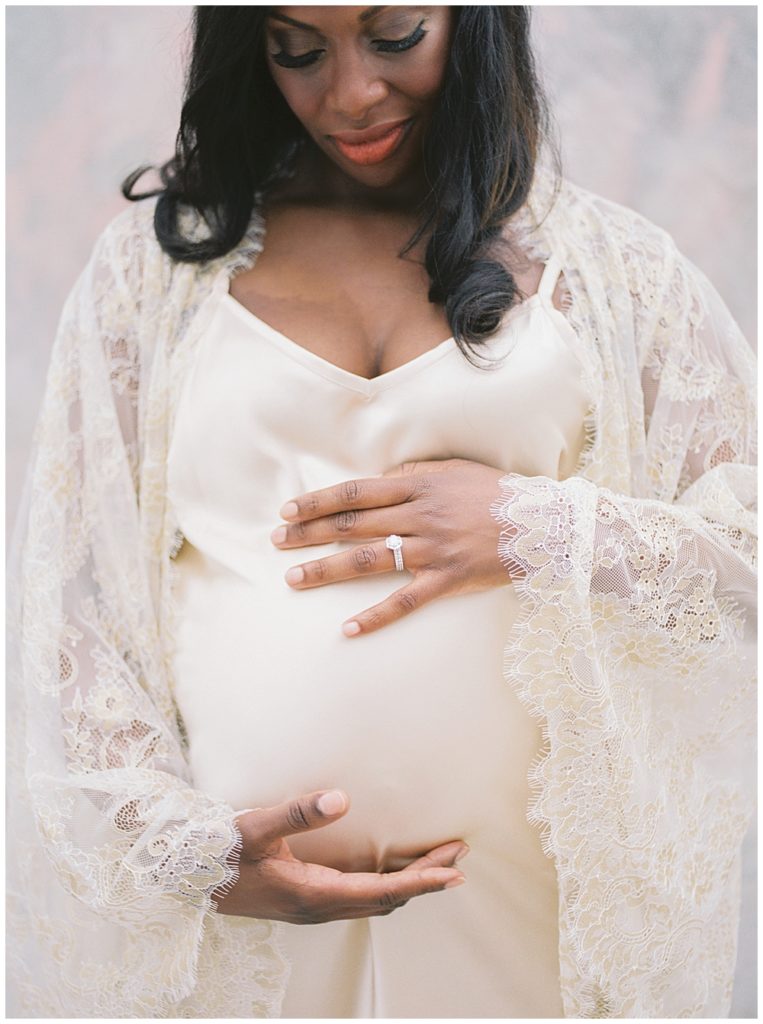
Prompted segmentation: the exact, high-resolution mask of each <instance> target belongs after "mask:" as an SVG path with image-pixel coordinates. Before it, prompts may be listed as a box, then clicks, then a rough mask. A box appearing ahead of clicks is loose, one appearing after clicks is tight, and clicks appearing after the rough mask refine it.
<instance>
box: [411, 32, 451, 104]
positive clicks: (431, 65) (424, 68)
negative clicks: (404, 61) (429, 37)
mask: <svg viewBox="0 0 763 1024" xmlns="http://www.w3.org/2000/svg"><path fill="white" fill-rule="evenodd" d="M449 53H450V43H449V39H448V36H447V33H443V36H442V38H441V39H438V40H437V45H436V46H435V47H432V48H431V49H430V51H429V54H428V56H427V60H426V61H425V62H423V63H422V65H421V66H420V67H418V68H417V69H416V71H415V72H414V73H413V74H412V75H411V79H410V88H411V92H415V94H416V95H417V96H418V97H419V98H420V99H423V100H427V99H433V98H434V97H435V96H436V95H437V93H438V92H439V91H440V88H441V87H442V83H443V81H444V79H445V72H446V69H447V64H448V54H449Z"/></svg>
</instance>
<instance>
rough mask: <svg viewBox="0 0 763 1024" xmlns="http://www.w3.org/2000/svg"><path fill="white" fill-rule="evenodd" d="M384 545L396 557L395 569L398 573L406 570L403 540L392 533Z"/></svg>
mask: <svg viewBox="0 0 763 1024" xmlns="http://www.w3.org/2000/svg"><path fill="white" fill-rule="evenodd" d="M384 543H385V544H386V545H387V547H388V548H389V549H390V551H391V552H392V554H393V555H394V556H395V568H396V569H397V571H398V572H402V571H403V570H404V569H405V565H404V564H403V538H402V537H398V535H397V534H396V533H391V534H390V535H389V537H387V538H386V539H385V541H384Z"/></svg>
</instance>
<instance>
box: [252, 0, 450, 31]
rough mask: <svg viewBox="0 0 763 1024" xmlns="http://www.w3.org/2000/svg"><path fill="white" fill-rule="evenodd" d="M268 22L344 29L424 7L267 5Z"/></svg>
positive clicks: (301, 26) (312, 27)
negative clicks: (382, 16)
mask: <svg viewBox="0 0 763 1024" xmlns="http://www.w3.org/2000/svg"><path fill="white" fill-rule="evenodd" d="M267 10H268V18H269V20H270V24H271V25H280V26H283V27H293V28H301V29H302V30H303V31H309V30H311V29H312V30H316V31H321V32H323V31H345V30H348V29H362V28H363V27H364V26H365V25H367V24H368V23H370V22H373V20H374V19H375V18H377V17H378V16H379V15H381V14H386V15H387V16H389V15H390V14H391V15H393V16H394V14H395V12H400V14H401V15H403V16H404V15H406V14H407V13H408V12H410V11H427V10H430V8H427V7H414V6H410V5H394V6H391V5H384V4H381V5H376V6H372V7H368V6H360V7H350V6H346V5H344V4H342V5H339V4H334V5H332V6H312V5H311V6H304V5H303V6H301V7H268V9H267Z"/></svg>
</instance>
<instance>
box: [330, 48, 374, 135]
mask: <svg viewBox="0 0 763 1024" xmlns="http://www.w3.org/2000/svg"><path fill="white" fill-rule="evenodd" d="M333 63H334V66H333V68H332V74H331V80H330V82H329V85H328V89H327V92H326V103H327V104H328V105H329V107H330V109H331V111H332V113H334V114H336V115H338V117H339V118H344V120H345V121H347V122H348V123H349V122H360V121H363V120H365V117H366V115H367V113H368V111H369V110H371V109H372V108H373V107H375V106H376V105H377V104H378V103H381V101H382V100H384V99H386V97H387V96H388V95H389V86H388V85H387V83H386V82H385V81H384V79H383V78H382V77H381V76H380V75H379V72H378V68H374V67H373V66H372V62H371V61H369V60H368V59H367V56H366V54H363V53H358V52H357V51H350V50H345V51H344V52H342V53H341V54H337V56H336V60H335V61H334V62H333Z"/></svg>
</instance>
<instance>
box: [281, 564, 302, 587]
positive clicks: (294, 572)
mask: <svg viewBox="0 0 763 1024" xmlns="http://www.w3.org/2000/svg"><path fill="white" fill-rule="evenodd" d="M304 578H305V570H304V569H303V568H302V566H301V565H293V566H292V567H291V569H287V571H286V574H285V576H284V579H285V580H286V582H287V583H301V582H302V580H303V579H304Z"/></svg>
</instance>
